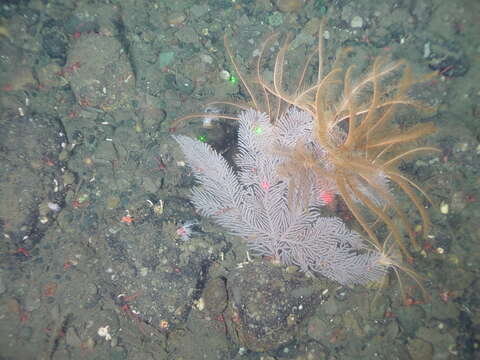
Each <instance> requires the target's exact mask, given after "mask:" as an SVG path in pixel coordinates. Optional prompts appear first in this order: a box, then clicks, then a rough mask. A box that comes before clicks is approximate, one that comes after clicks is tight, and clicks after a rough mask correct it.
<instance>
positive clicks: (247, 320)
mask: <svg viewBox="0 0 480 360" xmlns="http://www.w3.org/2000/svg"><path fill="white" fill-rule="evenodd" d="M227 292H228V299H229V304H228V307H227V310H226V312H225V314H224V317H225V322H226V324H227V328H228V332H229V334H230V336H231V337H232V339H233V340H234V341H235V342H236V343H237V344H239V345H241V346H244V347H246V348H248V349H250V350H253V351H268V350H273V349H276V348H278V347H279V346H281V345H283V344H286V343H288V342H289V341H291V340H292V339H293V337H294V335H295V333H296V330H297V328H298V325H299V324H300V323H301V322H302V321H304V320H305V319H306V318H307V316H308V315H309V314H310V313H311V311H312V310H313V309H314V308H315V305H316V304H317V303H318V302H319V301H320V300H321V296H320V294H319V292H318V289H315V288H314V283H313V280H312V279H308V278H307V277H306V276H305V274H303V273H300V272H297V273H293V274H289V273H287V272H285V269H284V267H279V266H275V265H273V264H271V263H267V262H258V261H255V262H250V263H248V264H245V265H244V266H243V267H242V268H238V269H235V270H234V271H233V272H232V273H231V274H230V275H229V276H228V278H227Z"/></svg>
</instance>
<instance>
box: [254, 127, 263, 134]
mask: <svg viewBox="0 0 480 360" xmlns="http://www.w3.org/2000/svg"><path fill="white" fill-rule="evenodd" d="M262 132H263V129H262V128H261V127H260V126H259V127H256V128H255V134H257V135H260V134H261V133H262Z"/></svg>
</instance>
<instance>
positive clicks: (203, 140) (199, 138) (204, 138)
mask: <svg viewBox="0 0 480 360" xmlns="http://www.w3.org/2000/svg"><path fill="white" fill-rule="evenodd" d="M197 139H198V141H201V142H203V143H204V142H206V141H207V137H206V136H205V135H200V136H199V137H198V138H197Z"/></svg>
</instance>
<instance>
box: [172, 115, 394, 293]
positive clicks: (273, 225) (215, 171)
mask: <svg viewBox="0 0 480 360" xmlns="http://www.w3.org/2000/svg"><path fill="white" fill-rule="evenodd" d="M239 118H240V120H239V130H238V155H237V157H236V159H235V165H236V166H237V168H238V171H234V170H233V168H232V167H231V166H230V165H229V164H228V163H227V161H226V160H225V159H224V158H223V157H222V156H221V155H219V154H218V153H217V152H216V151H215V150H214V149H212V148H211V147H210V146H209V145H207V144H205V143H202V142H200V141H197V140H194V139H191V138H189V137H186V136H182V135H177V136H174V139H175V140H176V141H177V142H178V143H179V144H180V146H181V149H182V151H183V153H184V154H185V157H186V160H187V163H188V165H189V166H190V167H191V169H192V170H193V173H194V175H195V178H196V180H197V182H198V184H199V185H198V186H197V187H195V188H194V189H193V191H192V198H191V199H192V202H193V204H194V205H195V208H196V209H197V210H198V212H199V213H200V214H201V215H204V216H208V217H211V218H212V219H213V220H214V221H215V222H217V223H218V224H219V225H221V226H223V227H225V228H226V229H228V230H229V231H230V232H231V233H232V234H235V235H238V236H241V237H243V238H244V239H245V240H246V241H247V244H248V247H249V248H250V249H251V250H252V251H254V252H256V253H257V254H260V255H267V256H272V257H275V258H278V259H280V260H281V262H282V263H284V264H287V265H290V264H294V265H297V266H299V267H300V268H301V269H302V270H303V271H305V272H314V273H320V274H322V275H323V276H326V277H328V278H330V279H332V280H335V281H337V282H339V283H341V284H344V285H353V284H364V283H366V282H368V281H372V280H378V279H379V278H380V277H381V276H383V275H384V273H385V271H386V270H387V269H386V268H385V266H383V265H382V264H381V263H380V262H379V259H380V254H379V253H378V252H376V251H375V250H372V249H370V248H368V247H367V246H366V243H365V240H364V239H363V238H362V237H361V236H360V235H359V234H357V233H356V232H353V231H351V230H349V229H348V228H347V227H346V226H345V225H344V223H343V222H342V220H341V219H339V218H336V217H323V216H322V215H321V213H320V211H319V210H320V208H321V207H322V206H324V205H325V204H324V203H323V201H322V197H321V196H319V195H320V194H321V193H322V192H324V191H330V189H329V188H330V186H331V184H330V183H329V181H328V180H325V179H318V177H317V175H315V174H314V173H313V172H310V173H308V172H307V173H304V174H302V176H304V178H303V179H302V182H303V183H302V187H301V188H300V187H298V186H291V185H290V184H291V183H290V179H289V177H288V175H285V174H283V173H282V174H279V169H281V168H282V165H283V164H284V162H285V161H286V156H282V149H284V150H285V151H288V150H289V149H290V150H291V149H292V148H293V147H294V146H296V145H297V144H298V143H299V142H300V143H301V144H302V145H303V146H309V147H310V149H311V151H312V152H313V153H314V154H315V156H317V157H318V159H319V160H320V161H321V159H322V156H323V149H321V147H319V146H318V145H316V144H315V142H314V141H312V139H311V133H312V119H311V117H310V115H308V114H307V113H306V112H303V111H300V110H298V109H295V108H290V109H289V110H287V111H286V112H285V113H284V114H283V115H282V117H281V118H280V119H278V120H277V121H276V122H275V124H272V123H271V122H270V119H269V118H268V116H267V115H265V114H263V113H260V112H257V111H255V110H253V109H250V110H247V111H244V112H242V113H241V115H240V117H239ZM273 150H275V151H273ZM325 166H329V165H328V163H327V164H325ZM305 187H306V188H305ZM300 189H301V190H300ZM300 191H301V192H302V193H301V194H300V193H299V192H300ZM305 194H308V196H305Z"/></svg>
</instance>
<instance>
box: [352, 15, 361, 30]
mask: <svg viewBox="0 0 480 360" xmlns="http://www.w3.org/2000/svg"><path fill="white" fill-rule="evenodd" d="M350 26H351V27H352V28H355V29H358V28H361V27H362V26H363V19H362V18H361V17H360V16H358V15H357V16H354V17H353V18H352V21H350Z"/></svg>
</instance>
